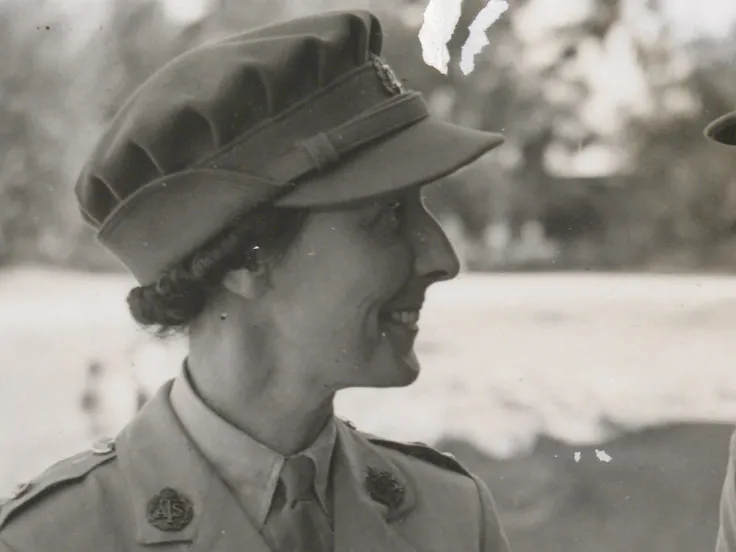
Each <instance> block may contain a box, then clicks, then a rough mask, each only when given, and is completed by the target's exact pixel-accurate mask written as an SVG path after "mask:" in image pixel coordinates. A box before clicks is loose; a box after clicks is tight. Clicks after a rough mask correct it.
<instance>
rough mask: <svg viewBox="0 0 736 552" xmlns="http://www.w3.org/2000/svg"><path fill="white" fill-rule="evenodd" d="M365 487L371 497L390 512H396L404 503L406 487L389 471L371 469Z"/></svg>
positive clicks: (367, 474)
mask: <svg viewBox="0 0 736 552" xmlns="http://www.w3.org/2000/svg"><path fill="white" fill-rule="evenodd" d="M365 486H366V489H367V490H368V494H369V495H370V497H371V498H372V499H373V500H374V501H375V502H378V503H380V504H383V505H384V506H386V507H387V508H388V509H389V510H395V509H397V508H398V507H399V506H401V505H402V504H403V502H404V495H405V493H406V491H405V489H404V487H403V486H402V485H401V483H399V482H398V481H397V480H396V478H395V477H394V476H393V474H392V473H391V472H389V471H385V470H379V469H377V468H373V467H369V468H368V472H367V473H366V480H365Z"/></svg>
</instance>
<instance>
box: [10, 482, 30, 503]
mask: <svg viewBox="0 0 736 552" xmlns="http://www.w3.org/2000/svg"><path fill="white" fill-rule="evenodd" d="M30 488H31V484H30V483H19V484H18V485H16V486H15V487H14V488H13V490H12V491H11V492H10V500H16V499H18V498H20V497H22V496H23V495H24V494H26V493H27V492H28V491H29V489H30Z"/></svg>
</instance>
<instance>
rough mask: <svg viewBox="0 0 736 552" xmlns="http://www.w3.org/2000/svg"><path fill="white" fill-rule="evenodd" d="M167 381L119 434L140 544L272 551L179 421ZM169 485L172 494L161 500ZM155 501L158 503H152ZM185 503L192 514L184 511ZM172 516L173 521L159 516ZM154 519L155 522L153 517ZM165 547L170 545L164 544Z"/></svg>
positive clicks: (212, 551)
mask: <svg viewBox="0 0 736 552" xmlns="http://www.w3.org/2000/svg"><path fill="white" fill-rule="evenodd" d="M170 389H171V382H169V383H167V384H166V385H164V386H163V387H162V388H161V390H160V391H159V392H158V393H157V394H156V396H155V397H154V398H152V399H151V401H149V402H148V404H146V405H145V406H144V408H143V409H142V410H141V412H139V414H138V415H137V416H136V417H135V418H134V419H133V420H132V421H131V423H130V424H129V425H128V426H127V427H126V428H125V429H124V430H123V432H122V433H121V434H120V436H119V437H118V440H117V450H118V458H119V461H120V466H121V469H122V470H123V472H124V474H125V477H126V483H127V486H128V489H129V491H130V494H129V496H130V498H131V501H132V512H133V516H134V523H135V527H136V535H135V537H136V541H137V543H138V545H140V549H141V550H149V551H150V550H151V548H150V547H149V546H148V545H157V546H156V549H162V548H161V545H166V544H170V545H176V547H177V549H184V550H191V551H192V552H226V551H231V550H248V551H249V552H271V551H270V549H269V547H268V545H267V544H266V543H265V541H264V540H263V538H262V536H261V534H260V532H259V531H258V529H257V528H256V527H255V525H254V524H253V523H252V522H251V520H250V518H249V517H248V516H247V514H246V513H245V512H244V511H243V509H242V508H241V507H240V505H239V503H238V501H237V499H236V498H235V497H234V496H233V494H232V493H231V492H230V490H229V488H228V487H227V486H226V485H225V484H224V483H223V482H222V480H221V479H220V478H219V476H218V475H217V474H216V472H215V471H214V469H213V468H212V466H211V465H210V464H209V463H208V462H207V461H206V460H205V459H204V457H203V456H202V455H201V454H200V453H199V451H198V450H197V449H196V447H195V446H194V444H193V443H192V442H191V441H190V440H189V438H188V436H187V435H186V433H185V431H184V429H183V427H182V426H181V425H180V424H179V421H178V419H177V418H176V415H175V414H174V412H173V410H172V408H171V404H170V402H169V392H170ZM164 489H167V493H168V494H167V495H164V496H167V497H168V498H167V499H166V500H164V501H161V500H158V499H157V497H160V496H162V491H163V490H164ZM152 503H155V504H154V505H153V506H152ZM182 505H183V506H185V507H186V506H188V505H189V506H191V507H190V508H184V509H187V510H188V511H189V512H190V515H189V516H188V517H187V516H183V514H182V510H183V508H182ZM167 515H168V516H169V517H168V521H171V522H173V523H169V525H168V526H166V525H165V524H164V525H163V529H162V528H161V527H162V523H161V522H160V521H159V522H156V521H155V518H156V517H157V516H158V518H160V519H163V521H164V522H166V521H167V517H166V516H167ZM152 520H153V522H152ZM163 549H164V550H165V549H167V548H163Z"/></svg>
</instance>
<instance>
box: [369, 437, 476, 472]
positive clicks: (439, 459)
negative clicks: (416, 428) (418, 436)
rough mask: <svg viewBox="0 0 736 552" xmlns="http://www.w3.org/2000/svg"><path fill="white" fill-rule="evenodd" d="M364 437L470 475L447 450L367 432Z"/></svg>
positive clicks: (386, 446) (377, 443)
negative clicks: (402, 441)
mask: <svg viewBox="0 0 736 552" xmlns="http://www.w3.org/2000/svg"><path fill="white" fill-rule="evenodd" d="M364 437H365V438H366V439H368V441H370V442H371V443H374V444H376V445H379V446H382V447H385V448H389V449H392V450H396V451H398V452H402V453H404V454H406V455H408V456H411V457H413V458H418V459H419V460H424V461H425V462H429V463H430V464H434V465H435V466H438V467H440V468H444V469H446V470H450V471H453V472H455V473H459V474H462V475H466V476H469V477H472V475H471V474H470V472H469V471H468V470H467V469H466V468H465V466H463V465H462V464H461V463H460V462H459V461H458V460H457V459H456V458H455V457H454V456H453V455H452V454H450V453H449V452H440V451H439V450H437V449H435V448H432V447H430V446H429V445H427V444H425V443H419V442H413V443H401V442H398V441H391V440H389V439H383V438H381V437H376V436H374V435H367V434H364Z"/></svg>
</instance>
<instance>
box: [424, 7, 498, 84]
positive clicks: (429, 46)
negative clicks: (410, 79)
mask: <svg viewBox="0 0 736 552" xmlns="http://www.w3.org/2000/svg"><path fill="white" fill-rule="evenodd" d="M492 1H493V0H492ZM462 3H463V2H462V0H429V4H427V8H426V9H425V10H424V22H423V23H422V28H421V29H419V43H420V44H421V45H422V59H424V63H426V64H427V65H429V66H430V67H434V68H435V69H437V70H438V71H439V72H440V73H443V74H445V75H446V74H447V66H448V64H449V63H450V51H449V50H448V49H447V43H448V42H449V41H450V38H451V37H452V33H453V32H454V31H455V27H456V26H457V23H458V21H460V13H461V9H462Z"/></svg>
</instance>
